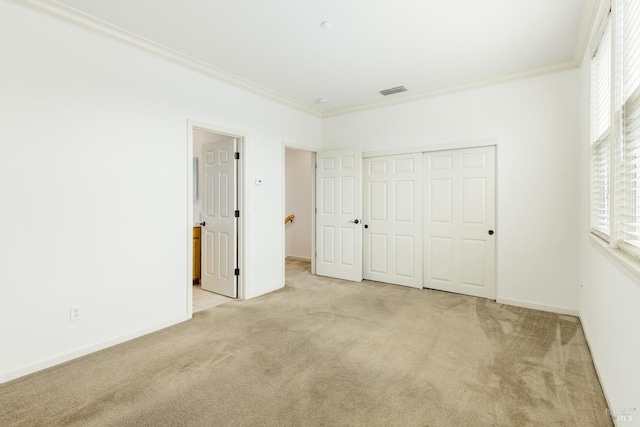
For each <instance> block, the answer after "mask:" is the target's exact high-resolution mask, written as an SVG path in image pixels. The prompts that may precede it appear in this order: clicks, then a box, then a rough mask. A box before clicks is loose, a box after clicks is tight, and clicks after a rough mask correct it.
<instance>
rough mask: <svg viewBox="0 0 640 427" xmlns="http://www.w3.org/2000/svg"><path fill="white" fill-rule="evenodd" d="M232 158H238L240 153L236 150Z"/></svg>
mask: <svg viewBox="0 0 640 427" xmlns="http://www.w3.org/2000/svg"><path fill="white" fill-rule="evenodd" d="M234 158H235V159H236V160H238V159H239V158H240V153H239V152H237V151H236V152H235V154H234Z"/></svg>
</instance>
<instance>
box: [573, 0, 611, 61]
mask: <svg viewBox="0 0 640 427" xmlns="http://www.w3.org/2000/svg"><path fill="white" fill-rule="evenodd" d="M609 1H610V0H592V1H591V2H590V3H592V7H591V8H589V5H588V3H589V2H584V6H583V8H582V17H581V18H580V25H579V27H578V37H577V38H576V45H575V47H574V50H573V60H574V61H576V63H577V64H578V67H579V66H580V64H581V63H582V59H583V58H584V55H585V54H586V53H587V49H588V48H591V46H592V43H590V40H591V34H592V33H593V29H594V26H595V25H596V23H598V22H600V21H599V20H598V17H599V15H600V7H601V5H603V4H604V3H606V2H609ZM590 54H591V55H593V50H592V51H591V52H590Z"/></svg>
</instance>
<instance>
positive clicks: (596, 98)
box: [591, 0, 637, 241]
mask: <svg viewBox="0 0 640 427" xmlns="http://www.w3.org/2000/svg"><path fill="white" fill-rule="evenodd" d="M636 1H637V0H636ZM591 79H592V80H591V111H592V114H591V115H592V120H591V122H592V131H591V133H592V139H591V142H592V143H591V231H592V232H593V233H595V234H597V235H598V236H600V237H602V238H604V239H606V240H607V241H609V236H610V232H611V224H610V217H611V208H610V193H609V191H610V190H609V189H610V177H611V156H610V142H609V136H610V130H611V25H610V19H608V20H607V23H606V26H605V30H604V34H603V35H602V39H601V40H600V44H599V46H598V49H597V50H596V53H595V55H594V56H593V59H592V60H591Z"/></svg>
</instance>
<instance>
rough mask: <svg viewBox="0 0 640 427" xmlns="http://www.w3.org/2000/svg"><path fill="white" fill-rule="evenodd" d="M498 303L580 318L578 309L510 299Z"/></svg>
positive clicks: (498, 300)
mask: <svg viewBox="0 0 640 427" xmlns="http://www.w3.org/2000/svg"><path fill="white" fill-rule="evenodd" d="M496 302H497V303H498V304H505V305H512V306H514V307H522V308H530V309H532V310H540V311H547V312H549V313H556V314H566V315H569V316H576V317H578V316H579V315H580V313H579V311H578V310H576V309H573V308H566V307H555V306H552V305H543V304H534V303H531V302H526V301H520V300H515V299H509V298H498V299H497V300H496Z"/></svg>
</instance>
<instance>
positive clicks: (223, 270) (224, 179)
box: [200, 138, 238, 298]
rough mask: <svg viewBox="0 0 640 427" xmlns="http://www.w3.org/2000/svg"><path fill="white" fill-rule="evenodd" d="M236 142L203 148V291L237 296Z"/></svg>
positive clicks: (226, 142)
mask: <svg viewBox="0 0 640 427" xmlns="http://www.w3.org/2000/svg"><path fill="white" fill-rule="evenodd" d="M236 147H237V140H235V139H233V138H230V139H228V140H224V141H221V142H210V143H208V144H204V145H203V146H202V159H203V167H202V178H203V179H202V181H201V182H202V183H203V185H204V187H203V200H202V207H203V220H204V224H205V225H204V226H203V227H202V237H201V239H202V274H201V279H200V283H201V285H202V289H204V290H207V291H211V292H215V293H218V294H222V295H225V296H228V297H231V298H236V297H237V296H238V283H237V275H236V267H237V265H238V264H237V245H238V240H237V235H238V234H237V227H238V220H237V218H236V216H235V211H236V209H237V189H236V182H237V160H236V159H235V152H236Z"/></svg>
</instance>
